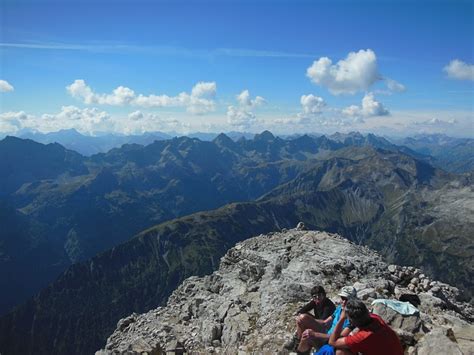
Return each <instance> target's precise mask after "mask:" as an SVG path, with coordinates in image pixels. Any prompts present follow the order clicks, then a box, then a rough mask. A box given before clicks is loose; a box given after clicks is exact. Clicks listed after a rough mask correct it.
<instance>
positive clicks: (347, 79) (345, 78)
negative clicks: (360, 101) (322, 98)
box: [306, 49, 381, 95]
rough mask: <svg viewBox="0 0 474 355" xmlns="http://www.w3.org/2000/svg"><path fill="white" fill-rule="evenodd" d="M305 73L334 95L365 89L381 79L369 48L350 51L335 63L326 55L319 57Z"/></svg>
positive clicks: (375, 59) (353, 92) (373, 55)
mask: <svg viewBox="0 0 474 355" xmlns="http://www.w3.org/2000/svg"><path fill="white" fill-rule="evenodd" d="M306 75H307V76H308V77H309V78H310V79H311V81H312V82H313V83H315V84H317V85H320V86H324V87H326V88H328V90H329V91H330V92H331V93H332V94H334V95H340V94H355V93H356V92H359V91H365V90H367V89H368V88H369V87H370V86H371V85H372V84H373V83H375V82H376V81H377V80H380V79H381V76H380V75H379V73H378V69H377V57H376V55H375V53H374V52H373V51H372V50H371V49H367V50H363V49H361V50H360V51H358V52H350V53H349V54H348V55H347V57H346V58H345V59H344V60H340V61H339V62H337V63H336V64H333V63H332V60H331V59H329V58H328V57H321V58H319V59H318V60H316V61H314V62H313V64H312V65H311V66H310V67H309V68H308V69H307V70H306Z"/></svg>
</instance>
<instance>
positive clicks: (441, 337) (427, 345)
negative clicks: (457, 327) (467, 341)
mask: <svg viewBox="0 0 474 355" xmlns="http://www.w3.org/2000/svg"><path fill="white" fill-rule="evenodd" d="M446 334H447V330H446V329H434V330H433V331H431V332H430V333H428V334H426V335H425V336H424V337H423V339H422V340H421V341H420V342H419V343H418V344H417V346H416V354H417V355H432V354H451V355H463V353H462V351H461V349H460V348H459V345H458V344H457V342H456V341H453V340H452V339H450V338H449V337H448V336H447V335H446Z"/></svg>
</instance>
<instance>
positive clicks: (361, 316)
mask: <svg viewBox="0 0 474 355" xmlns="http://www.w3.org/2000/svg"><path fill="white" fill-rule="evenodd" d="M346 318H347V319H349V321H350V323H351V325H352V327H357V329H356V330H355V331H353V332H352V333H351V334H348V335H342V336H341V334H342V332H343V327H344V325H343V323H344V322H345V320H346ZM329 345H331V346H333V347H334V348H335V350H336V352H335V354H336V355H346V354H357V353H362V354H364V355H379V354H384V355H402V354H403V348H402V345H401V343H400V340H399V339H398V336H397V334H396V333H395V332H394V331H393V330H392V328H390V327H389V326H388V325H387V324H386V323H385V322H384V321H383V320H382V318H380V317H379V316H377V315H375V314H371V313H369V310H368V309H367V307H366V306H365V304H364V302H362V301H361V300H358V299H355V298H353V299H350V300H349V301H348V302H347V303H346V306H345V309H343V311H342V314H341V318H340V319H339V321H338V322H337V324H336V327H335V329H334V331H333V332H332V334H331V336H330V337H329Z"/></svg>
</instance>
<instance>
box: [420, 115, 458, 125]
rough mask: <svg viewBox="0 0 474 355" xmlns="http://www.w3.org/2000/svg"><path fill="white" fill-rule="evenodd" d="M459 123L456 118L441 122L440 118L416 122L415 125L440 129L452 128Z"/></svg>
mask: <svg viewBox="0 0 474 355" xmlns="http://www.w3.org/2000/svg"><path fill="white" fill-rule="evenodd" d="M456 123H458V121H457V120H456V119H455V118H451V119H449V120H446V121H444V120H441V119H439V118H435V117H433V118H431V119H429V120H425V121H414V122H413V124H414V125H417V126H438V127H443V126H451V125H454V124H456Z"/></svg>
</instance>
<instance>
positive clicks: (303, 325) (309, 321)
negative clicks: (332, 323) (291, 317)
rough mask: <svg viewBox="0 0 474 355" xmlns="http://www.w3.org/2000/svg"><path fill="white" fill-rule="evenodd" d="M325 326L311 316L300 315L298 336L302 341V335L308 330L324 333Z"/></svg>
mask: <svg viewBox="0 0 474 355" xmlns="http://www.w3.org/2000/svg"><path fill="white" fill-rule="evenodd" d="M323 328H324V327H323V325H322V324H320V323H318V322H317V321H316V319H314V318H313V317H311V316H310V315H309V314H300V315H298V316H297V317H296V336H297V337H298V338H299V339H301V335H302V334H303V332H304V331H305V330H306V329H312V330H314V331H316V332H318V333H323V332H324V329H323Z"/></svg>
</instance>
